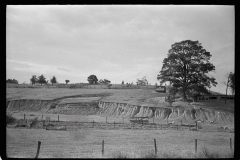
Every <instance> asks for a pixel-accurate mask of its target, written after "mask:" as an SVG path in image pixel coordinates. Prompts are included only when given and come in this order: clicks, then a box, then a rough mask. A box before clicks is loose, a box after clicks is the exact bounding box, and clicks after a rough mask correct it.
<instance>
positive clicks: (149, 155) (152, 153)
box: [141, 151, 158, 158]
mask: <svg viewBox="0 0 240 160" xmlns="http://www.w3.org/2000/svg"><path fill="white" fill-rule="evenodd" d="M141 158H158V155H157V154H155V153H154V152H153V151H149V152H147V153H146V154H142V155H141Z"/></svg>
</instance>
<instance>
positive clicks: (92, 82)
mask: <svg viewBox="0 0 240 160" xmlns="http://www.w3.org/2000/svg"><path fill="white" fill-rule="evenodd" d="M87 80H88V82H89V84H94V83H95V84H97V82H98V79H97V76H95V75H94V74H92V75H90V76H89V77H88V79H87Z"/></svg>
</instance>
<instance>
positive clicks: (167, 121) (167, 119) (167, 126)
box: [167, 118, 168, 127]
mask: <svg viewBox="0 0 240 160" xmlns="http://www.w3.org/2000/svg"><path fill="white" fill-rule="evenodd" d="M167 127H168V118H167Z"/></svg>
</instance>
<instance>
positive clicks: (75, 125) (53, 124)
mask: <svg viewBox="0 0 240 160" xmlns="http://www.w3.org/2000/svg"><path fill="white" fill-rule="evenodd" d="M28 123H32V122H30V121H27V120H26V119H25V120H24V119H21V120H19V122H18V124H17V125H16V126H15V127H25V128H36V129H48V130H51V129H54V130H58V128H61V126H62V127H63V126H65V128H66V130H78V129H82V128H89V129H91V128H95V129H104V130H105V129H108V130H114V129H115V130H117V129H136V130H137V129H142V130H146V129H147V130H196V129H197V128H195V127H196V126H195V125H193V124H191V125H190V124H182V125H175V124H158V123H116V122H113V123H110V122H107V123H106V122H94V121H93V122H71V121H59V120H57V121H46V120H39V121H38V120H37V121H35V123H34V125H29V124H28ZM59 130H60V129H59Z"/></svg>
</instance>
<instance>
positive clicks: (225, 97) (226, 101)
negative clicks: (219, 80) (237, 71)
mask: <svg viewBox="0 0 240 160" xmlns="http://www.w3.org/2000/svg"><path fill="white" fill-rule="evenodd" d="M230 74H231V73H230ZM230 74H229V76H228V81H227V88H226V96H225V104H226V103H227V90H228V83H229V78H230Z"/></svg>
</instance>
